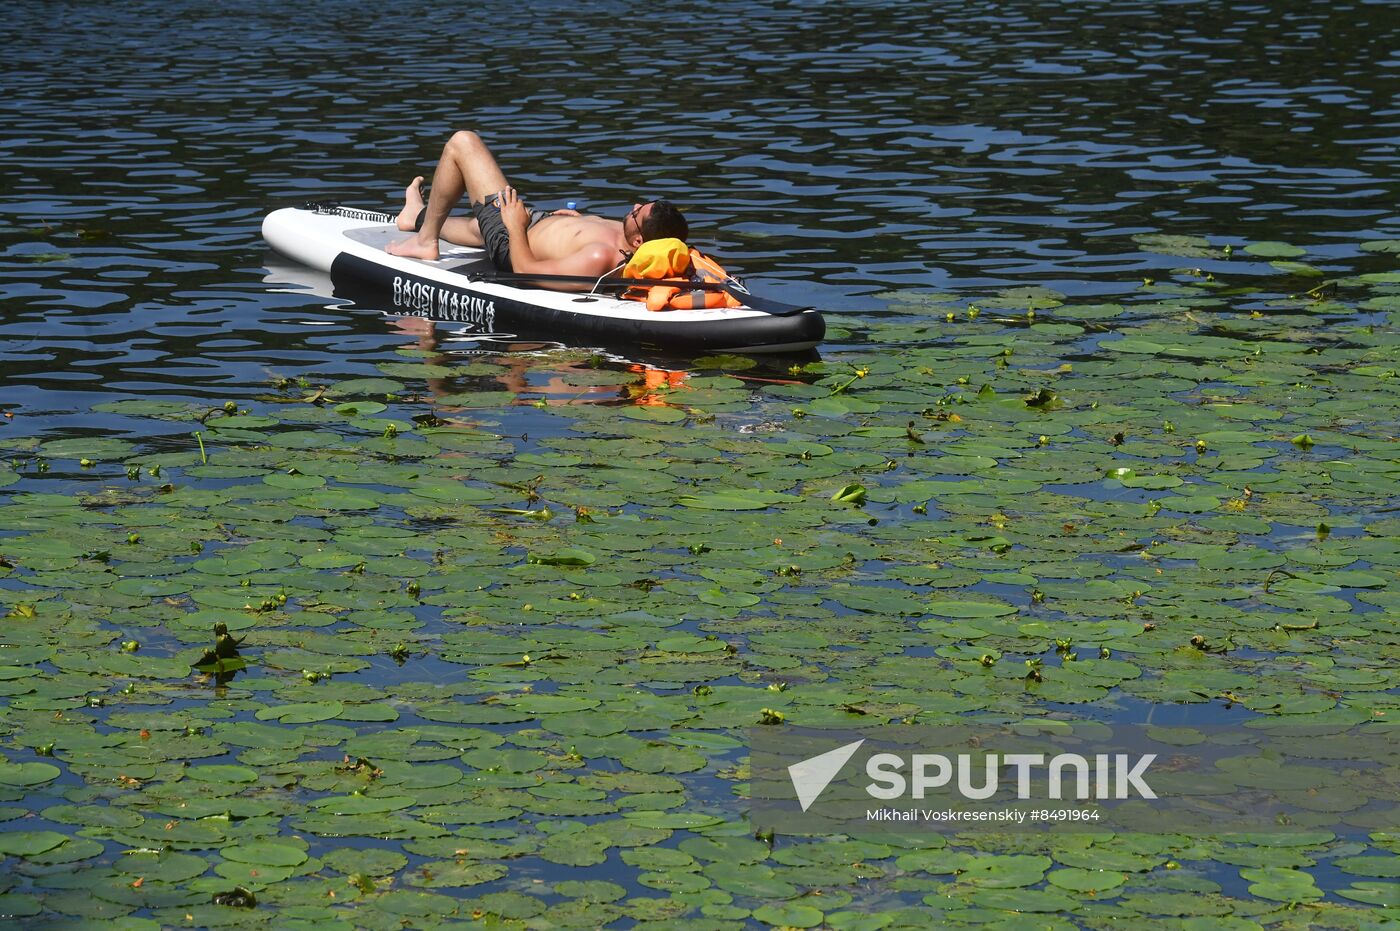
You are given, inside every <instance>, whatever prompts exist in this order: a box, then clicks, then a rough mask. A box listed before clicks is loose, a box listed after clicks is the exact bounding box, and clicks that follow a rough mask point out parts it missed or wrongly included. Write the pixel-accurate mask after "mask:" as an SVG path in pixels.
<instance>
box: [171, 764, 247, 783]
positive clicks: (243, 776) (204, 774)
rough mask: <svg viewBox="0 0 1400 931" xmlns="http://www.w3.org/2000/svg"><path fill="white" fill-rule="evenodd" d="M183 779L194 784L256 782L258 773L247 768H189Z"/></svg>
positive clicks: (217, 766)
mask: <svg viewBox="0 0 1400 931" xmlns="http://www.w3.org/2000/svg"><path fill="white" fill-rule="evenodd" d="M185 778H186V779H193V780H194V781H195V782H257V781H258V771H257V770H255V769H252V768H250V767H247V766H231V765H222V764H221V765H216V766H191V767H190V768H189V769H187V770H185Z"/></svg>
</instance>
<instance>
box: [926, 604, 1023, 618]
mask: <svg viewBox="0 0 1400 931" xmlns="http://www.w3.org/2000/svg"><path fill="white" fill-rule="evenodd" d="M1016 611H1017V608H1016V607H1015V606H1014V605H1009V604H1006V603H1004V602H1000V601H935V602H933V603H932V604H930V605H929V606H928V613H929V614H932V615H935V616H937V617H953V618H985V617H1005V616H1006V615H1008V614H1015V613H1016Z"/></svg>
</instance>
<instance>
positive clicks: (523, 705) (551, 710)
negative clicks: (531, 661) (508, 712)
mask: <svg viewBox="0 0 1400 931" xmlns="http://www.w3.org/2000/svg"><path fill="white" fill-rule="evenodd" d="M509 704H510V706H511V707H512V708H515V709H516V710H517V711H527V712H529V713H530V714H563V713H565V712H570V711H586V710H588V709H589V708H597V707H598V705H599V702H598V700H597V699H594V698H582V697H579V696H576V695H526V696H524V697H523V698H519V699H516V700H513V701H510V702H509Z"/></svg>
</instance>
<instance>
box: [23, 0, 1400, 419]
mask: <svg viewBox="0 0 1400 931" xmlns="http://www.w3.org/2000/svg"><path fill="white" fill-rule="evenodd" d="M1397 34H1400V12H1397V8H1396V7H1395V6H1394V5H1393V4H1389V3H1349V4H1340V5H1332V4H1327V3H1321V2H1317V3H1304V2H1295V3H1275V4H1259V5H1243V6H1241V5H1227V4H1217V3H1206V2H1202V3H1115V4H1112V5H1108V4H1091V5H1088V6H1084V5H1080V4H1043V3H997V4H993V3H975V4H958V5H947V4H931V5H925V4H902V5H890V4H855V3H840V4H796V3H794V4H783V3H772V4H760V5H753V4H749V3H742V4H740V3H712V4H703V5H701V6H700V7H698V8H695V9H694V10H693V11H688V12H686V13H684V14H680V15H678V14H677V13H676V12H674V11H673V12H671V13H670V14H661V13H659V12H655V11H641V10H635V9H632V8H631V7H629V6H627V5H623V4H609V3H579V4H567V5H556V4H540V5H527V6H525V7H521V8H517V7H515V6H514V5H505V4H488V5H486V6H484V7H479V8H453V10H452V11H451V12H450V13H446V14H445V13H444V12H443V11H442V10H441V9H440V8H437V7H436V6H432V5H423V4H413V3H406V4H399V5H396V6H395V7H394V8H393V10H392V11H386V10H385V9H384V8H383V7H381V6H380V5H377V4H368V3H324V4H316V3H312V4H299V5H296V6H290V5H286V4H279V3H258V2H242V3H231V4H223V5H220V6H218V7H210V6H205V5H198V4H188V5H180V4H177V5H170V4H156V3H130V4H120V5H86V4H77V3H58V2H50V3H29V4H24V5H21V6H20V7H18V8H16V9H12V10H10V11H9V12H8V13H7V16H6V18H5V22H4V23H3V24H0V36H3V39H4V45H5V48H6V56H5V58H6V61H5V64H4V66H3V68H4V72H3V73H4V81H3V85H4V88H5V92H4V94H3V98H0V126H3V134H0V139H3V142H0V178H3V182H0V183H2V184H3V190H4V200H3V203H2V204H0V210H3V218H0V223H3V228H2V232H0V235H3V242H4V252H3V256H0V274H2V275H3V291H0V294H3V298H4V305H3V306H4V316H3V323H0V326H3V334H4V341H3V344H2V345H3V352H4V355H3V361H4V369H3V376H0V377H2V378H3V382H0V384H2V385H3V394H0V398H3V403H4V404H5V405H6V406H7V407H9V408H10V409H12V410H13V411H14V412H15V413H16V414H18V415H20V416H21V417H23V418H24V424H23V425H21V424H18V423H17V424H13V425H12V426H11V427H10V428H9V429H10V430H11V431H15V430H16V428H17V427H19V428H20V429H23V430H25V431H26V432H32V431H40V430H42V431H51V430H57V429H64V428H67V427H70V426H81V425H83V424H84V423H85V421H83V419H82V418H77V419H76V420H75V419H74V418H73V417H72V416H71V415H72V414H73V412H74V411H77V410H81V409H83V408H86V407H87V405H88V403H89V402H90V401H93V400H95V399H96V398H95V395H97V394H100V395H102V396H103V397H104V398H110V397H112V396H127V395H144V394H147V393H152V392H154V393H176V394H180V395H187V396H194V397H207V396H212V397H216V398H217V397H223V396H226V395H233V394H237V393H239V392H246V390H247V389H248V388H249V387H250V386H256V385H259V384H261V383H263V382H264V381H265V380H266V378H267V377H268V373H269V372H270V371H276V372H277V373H279V374H289V375H307V376H331V375H336V374H341V373H348V372H359V371H363V370H365V368H366V366H367V365H368V364H369V363H371V362H373V361H375V360H377V359H382V358H383V357H384V356H385V354H386V353H388V352H390V351H392V350H393V349H394V348H395V347H396V346H399V345H402V344H403V342H404V341H403V339H402V337H401V335H400V334H399V333H398V331H397V330H395V329H394V328H393V327H392V326H389V325H386V323H385V321H384V320H383V319H382V317H381V316H380V315H379V314H376V313H365V312H336V313H327V312H325V311H324V310H323V306H324V304H325V303H326V302H325V301H324V300H319V299H316V298H315V297H314V296H295V295H289V294H286V293H277V292H274V291H272V290H270V289H269V287H268V286H267V285H265V284H264V277H265V276H266V275H267V274H268V273H267V271H266V269H265V267H264V265H265V262H266V261H267V259H268V253H267V252H266V250H265V247H264V245H263V244H262V242H261V240H260V237H259V233H258V224H259V221H260V219H261V217H262V215H263V214H264V213H265V212H267V211H268V210H270V209H272V208H275V207H278V206H285V205H289V204H297V203H300V202H302V201H305V200H307V199H312V198H315V199H325V200H338V201H341V202H344V203H351V204H356V205H361V206H372V207H378V208H385V207H389V206H392V205H394V203H395V199H396V197H398V196H399V193H400V191H401V189H402V186H403V184H404V183H405V182H406V181H407V180H408V178H409V177H411V176H412V175H413V174H415V173H417V172H427V171H428V170H429V169H430V168H431V165H432V163H433V161H434V160H435V157H436V154H437V152H438V149H439V147H440V145H441V141H442V140H443V139H444V138H445V137H446V135H447V134H448V133H449V132H450V131H452V130H453V129H457V128H462V127H469V128H474V129H477V130H479V131H480V132H481V133H483V135H485V136H486V137H487V139H488V140H489V141H490V142H491V144H492V145H493V146H494V147H495V149H496V151H497V153H498V155H499V157H500V159H501V161H502V163H503V164H504V166H505V168H506V170H507V172H508V174H509V176H510V177H511V178H512V180H513V181H514V182H515V183H516V184H517V185H518V186H519V187H520V188H521V189H522V190H523V191H524V192H526V193H527V195H528V196H529V197H531V198H532V199H534V201H535V202H536V203H538V204H540V205H543V206H559V205H562V203H563V202H565V201H567V200H577V201H580V202H581V203H583V204H584V205H585V206H586V207H588V208H589V209H592V210H595V211H598V212H602V213H608V212H613V213H617V212H619V211H622V210H625V208H626V205H627V204H628V203H630V202H631V200H632V199H633V198H634V197H636V196H638V195H639V194H648V195H653V196H655V195H665V196H667V197H670V198H673V199H674V200H676V201H677V202H679V203H680V204H682V205H683V206H684V207H686V208H687V209H688V210H689V211H690V213H691V215H692V219H693V226H694V228H695V229H696V230H697V231H699V232H700V236H699V237H698V238H700V239H701V241H703V242H705V243H706V244H707V245H710V246H711V247H712V248H713V249H714V250H715V251H716V252H717V253H718V254H719V255H720V256H721V257H722V258H723V259H724V260H725V261H727V262H728V263H730V264H731V265H733V266H735V267H736V268H739V269H742V270H743V271H744V272H745V273H746V274H748V275H749V276H750V277H751V278H756V279H758V280H760V281H761V282H762V284H763V286H764V289H765V290H766V291H767V292H768V293H772V294H774V295H776V296H779V297H786V298H791V299H795V300H800V301H804V302H805V301H810V302H813V303H815V304H817V305H818V306H820V307H823V308H825V309H828V310H830V311H834V312H836V313H834V314H833V315H832V317H831V321H832V323H833V324H837V323H843V322H844V323H845V324H847V325H850V324H855V325H856V326H857V327H858V325H859V323H860V321H861V320H862V317H863V315H865V314H870V313H875V312H878V311H879V310H880V309H881V308H882V307H883V306H884V305H885V304H886V303H887V302H886V301H885V300H884V299H882V298H880V297H877V296H876V295H878V294H880V293H881V292H886V291H890V290H899V289H908V288H918V289H929V290H934V291H951V292H955V293H958V294H960V295H963V296H968V295H971V296H974V297H975V296H977V295H980V294H984V293H989V292H992V291H995V290H997V289H1001V288H1005V287H1010V286H1019V285H1048V286H1052V287H1055V288H1057V289H1058V290H1061V291H1063V292H1065V293H1067V294H1070V295H1072V296H1084V295H1100V296H1102V295H1113V294H1119V293H1122V292H1124V291H1125V290H1127V289H1130V288H1131V287H1133V286H1135V285H1136V284H1137V283H1138V278H1139V276H1141V275H1146V274H1153V273H1154V272H1155V271H1160V270H1162V269H1164V268H1169V267H1172V266H1173V265H1180V264H1182V263H1181V261H1180V260H1173V259H1170V258H1167V257H1162V256H1150V255H1146V254H1144V253H1142V252H1140V251H1139V250H1138V248H1137V247H1136V246H1135V244H1134V243H1133V242H1132V241H1131V239H1130V236H1131V235H1133V234H1135V233H1144V232H1159V233H1169V234H1194V235H1205V236H1208V237H1211V238H1212V240H1213V241H1216V242H1220V241H1233V242H1235V243H1237V244H1238V243H1243V242H1247V241H1252V240H1264V239H1271V240H1284V241H1288V242H1304V243H1308V244H1310V245H1311V246H1313V248H1314V252H1316V251H1318V247H1323V248H1322V251H1323V252H1324V254H1328V255H1333V256H1335V257H1337V258H1338V259H1339V260H1340V259H1344V258H1348V257H1351V256H1353V255H1355V254H1356V253H1355V249H1354V246H1355V244H1356V243H1357V242H1360V241H1362V240H1364V239H1373V238H1377V237H1383V236H1386V235H1393V231H1394V229H1395V227H1396V226H1397V224H1400V217H1397V212H1396V210H1395V204H1396V200H1397V198H1396V181H1395V175H1396V172H1395V166H1396V163H1397V160H1400V156H1397V152H1396V147H1395V138H1396V127H1397V124H1398V122H1400V106H1398V105H1397V100H1396V96H1395V95H1396V91H1397V89H1400V58H1398V57H1397V55H1400V52H1397V47H1400V43H1397V41H1396V38H1397ZM1237 271H1243V269H1237ZM307 320H315V321H316V323H317V325H316V326H315V327H310V326H307V325H306V323H305V321H307ZM835 336H836V339H835V340H834V341H833V342H832V343H831V344H830V345H829V346H828V347H827V349H828V351H831V350H833V349H839V348H841V347H842V346H843V344H844V343H845V342H846V340H845V339H844V338H843V337H842V330H840V329H837V331H836V334H835ZM851 341H852V342H854V341H857V338H852V340H851Z"/></svg>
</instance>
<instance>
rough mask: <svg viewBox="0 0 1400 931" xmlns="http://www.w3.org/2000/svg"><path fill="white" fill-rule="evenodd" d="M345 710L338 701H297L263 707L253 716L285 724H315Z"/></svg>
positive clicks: (261, 719)
mask: <svg viewBox="0 0 1400 931" xmlns="http://www.w3.org/2000/svg"><path fill="white" fill-rule="evenodd" d="M344 710H345V705H344V704H342V703H341V702H338V701H309V702H295V703H292V704H289V705H273V706H272V707H270V708H262V709H260V710H259V711H258V712H257V713H256V714H254V715H253V717H255V718H257V719H258V720H259V721H281V722H282V723H283V724H314V723H315V722H317V721H329V720H331V719H332V718H334V717H337V716H339V714H340V713H341V712H342V711H344Z"/></svg>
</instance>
